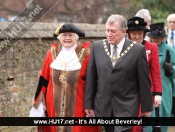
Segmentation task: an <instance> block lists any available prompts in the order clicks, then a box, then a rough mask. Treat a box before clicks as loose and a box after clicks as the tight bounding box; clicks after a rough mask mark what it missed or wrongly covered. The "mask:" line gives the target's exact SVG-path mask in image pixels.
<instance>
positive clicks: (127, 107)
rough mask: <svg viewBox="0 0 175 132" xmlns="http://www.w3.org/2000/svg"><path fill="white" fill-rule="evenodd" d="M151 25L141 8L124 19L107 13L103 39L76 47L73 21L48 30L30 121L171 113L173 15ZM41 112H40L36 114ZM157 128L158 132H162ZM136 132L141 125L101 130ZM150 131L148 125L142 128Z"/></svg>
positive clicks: (56, 129)
mask: <svg viewBox="0 0 175 132" xmlns="http://www.w3.org/2000/svg"><path fill="white" fill-rule="evenodd" d="M167 23H168V28H167V29H165V25H164V23H163V22H159V23H154V24H151V15H150V12H149V11H148V10H147V9H141V10H140V11H138V12H137V13H136V15H135V16H133V17H132V18H130V19H128V21H127V20H126V19H125V18H124V17H123V16H122V15H118V14H116V15H111V16H109V18H108V19H107V21H106V24H105V28H106V39H103V40H98V41H95V42H93V44H91V49H90V42H86V43H84V44H81V43H79V42H78V39H79V38H81V37H85V33H84V31H83V30H82V29H80V28H79V27H78V26H76V25H74V24H73V23H65V24H62V25H60V26H59V27H58V29H56V31H55V32H54V37H57V39H58V40H59V43H58V44H52V46H51V49H50V50H49V51H48V52H47V54H46V57H45V59H44V63H43V66H42V69H41V74H40V78H39V83H38V87H37V90H36V94H35V100H34V105H33V107H32V109H31V111H30V116H31V117H45V116H47V117H142V116H145V117H155V108H156V109H157V108H158V109H159V116H160V117H172V116H173V114H175V112H174V111H175V110H174V109H173V99H174V95H175V57H174V56H175V14H170V15H169V16H168V17H167ZM41 113H42V114H41ZM168 128H169V127H168V126H162V132H167V131H168ZM104 129H105V132H141V129H142V127H141V126H134V127H133V126H115V125H114V126H104ZM38 131H43V132H100V131H101V126H38ZM148 132H152V127H151V126H149V127H148Z"/></svg>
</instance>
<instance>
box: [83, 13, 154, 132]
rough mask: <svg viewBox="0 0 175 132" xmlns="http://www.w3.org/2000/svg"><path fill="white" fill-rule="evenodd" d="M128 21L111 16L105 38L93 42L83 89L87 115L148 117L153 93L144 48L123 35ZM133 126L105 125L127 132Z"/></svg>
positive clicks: (109, 131)
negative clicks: (139, 114)
mask: <svg viewBox="0 0 175 132" xmlns="http://www.w3.org/2000/svg"><path fill="white" fill-rule="evenodd" d="M126 28H127V21H126V19H125V18H124V17H123V16H121V15H118V14H116V15H111V16H110V17H109V18H108V20H107V22H106V37H107V39H104V40H99V41H96V42H94V43H93V44H92V49H91V54H90V60H89V64H88V70H87V78H86V80H87V81H86V88H85V104H84V107H85V112H86V116H88V117H94V116H95V117H137V116H138V110H139V104H140V99H141V104H142V113H143V114H144V115H145V116H147V117H149V116H150V115H151V111H152V94H151V85H150V79H149V71H148V63H147V59H146V51H145V47H144V46H143V45H141V44H138V43H135V42H133V41H131V40H129V39H127V38H125V33H126ZM131 127H132V126H105V131H106V132H129V131H130V128H131Z"/></svg>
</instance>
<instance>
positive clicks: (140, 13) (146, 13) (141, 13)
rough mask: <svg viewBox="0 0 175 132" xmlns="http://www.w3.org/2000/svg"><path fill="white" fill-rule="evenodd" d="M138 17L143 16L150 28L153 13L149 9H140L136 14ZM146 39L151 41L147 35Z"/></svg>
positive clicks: (147, 26)
mask: <svg viewBox="0 0 175 132" xmlns="http://www.w3.org/2000/svg"><path fill="white" fill-rule="evenodd" d="M135 16H136V17H140V18H143V19H144V21H145V22H146V23H147V25H146V26H145V27H146V28H147V29H150V24H151V14H150V12H149V10H148V9H140V10H139V11H138V12H137V13H136V15H135ZM144 39H145V40H148V41H149V37H148V36H146V35H145V38H144Z"/></svg>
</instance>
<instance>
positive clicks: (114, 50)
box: [112, 45, 118, 66]
mask: <svg viewBox="0 0 175 132" xmlns="http://www.w3.org/2000/svg"><path fill="white" fill-rule="evenodd" d="M117 55H118V54H117V46H116V45H114V47H113V52H112V57H117ZM116 61H117V60H115V61H114V60H113V59H112V63H113V66H114V65H115V63H116Z"/></svg>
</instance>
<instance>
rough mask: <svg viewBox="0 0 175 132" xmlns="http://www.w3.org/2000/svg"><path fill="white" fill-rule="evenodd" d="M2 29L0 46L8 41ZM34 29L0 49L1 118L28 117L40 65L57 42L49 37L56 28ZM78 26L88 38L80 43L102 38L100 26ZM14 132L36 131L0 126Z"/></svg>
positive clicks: (1, 131) (3, 130)
mask: <svg viewBox="0 0 175 132" xmlns="http://www.w3.org/2000/svg"><path fill="white" fill-rule="evenodd" d="M15 24H16V23H14V26H15ZM4 25H7V23H4ZM4 25H3V24H1V25H0V28H1V29H3V32H4V33H3V34H0V39H1V40H0V42H2V41H4V39H7V38H6V36H5V35H4V34H8V32H9V31H10V30H9V29H8V27H6V28H5V26H4ZM34 26H35V27H28V29H27V31H28V32H27V33H26V34H24V35H23V37H22V38H21V39H20V40H18V39H19V38H18V37H14V38H13V39H12V38H11V39H10V42H8V44H6V45H4V46H3V47H2V46H1V45H0V46H1V50H0V52H1V53H0V55H1V56H0V117H28V115H29V111H30V109H31V107H32V102H33V99H34V94H35V91H36V88H37V84H38V79H39V73H40V70H41V66H42V62H43V60H44V57H45V55H46V52H47V50H48V49H50V44H51V43H53V42H55V41H57V40H56V39H54V38H52V34H53V32H54V30H55V29H56V27H58V26H59V24H55V23H37V25H34ZM79 26H80V27H81V28H82V29H83V30H84V31H85V33H86V36H87V37H86V38H84V39H80V42H85V41H91V42H93V41H95V40H98V39H101V38H104V37H105V31H104V28H103V25H89V24H79ZM100 27H101V28H100ZM99 29H101V30H99ZM22 30H23V29H21V32H22ZM25 30H26V29H25ZM7 36H8V35H7ZM17 40H18V41H17ZM0 44H2V43H0ZM14 131H15V132H34V131H36V127H27V126H26V127H24V126H23V127H22V126H6V127H5V126H3V127H2V126H0V132H14Z"/></svg>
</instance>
